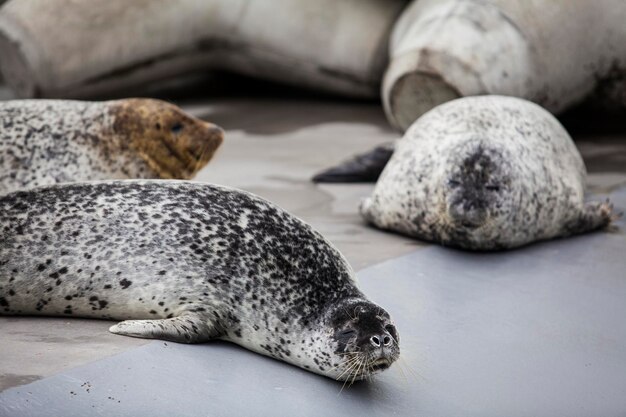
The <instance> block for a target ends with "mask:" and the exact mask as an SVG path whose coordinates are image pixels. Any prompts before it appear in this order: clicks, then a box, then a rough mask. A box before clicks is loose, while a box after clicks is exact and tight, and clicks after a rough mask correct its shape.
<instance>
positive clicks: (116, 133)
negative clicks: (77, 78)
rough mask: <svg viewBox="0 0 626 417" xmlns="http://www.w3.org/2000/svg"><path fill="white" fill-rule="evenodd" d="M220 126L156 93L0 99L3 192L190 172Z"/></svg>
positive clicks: (216, 142)
mask: <svg viewBox="0 0 626 417" xmlns="http://www.w3.org/2000/svg"><path fill="white" fill-rule="evenodd" d="M222 139H223V132H222V130H221V129H220V128H218V127H217V126H215V125H213V124H210V123H206V122H203V121H201V120H198V119H195V118H193V117H191V116H189V115H187V114H186V113H184V112H183V111H182V110H181V109H179V108H178V107H176V106H174V105H172V104H169V103H166V102H163V101H160V100H153V99H126V100H116V101H107V102H86V101H72V100H11V101H5V102H0V194H3V193H8V192H11V191H17V190H23V189H26V188H32V187H36V186H41V185H51V184H57V183H63V182H75V181H89V180H104V179H124V178H179V179H188V178H191V177H192V176H193V175H194V174H195V173H196V172H197V171H198V170H199V169H200V168H202V167H203V166H204V165H205V164H206V163H207V162H208V161H209V160H210V159H211V157H212V156H213V154H214V153H215V151H216V150H217V148H218V147H219V146H220V144H221V143H222Z"/></svg>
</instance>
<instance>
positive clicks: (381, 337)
mask: <svg viewBox="0 0 626 417" xmlns="http://www.w3.org/2000/svg"><path fill="white" fill-rule="evenodd" d="M327 326H328V327H329V328H331V329H332V331H333V333H332V335H331V336H330V338H329V341H330V349H329V350H331V351H332V352H333V353H334V354H335V355H336V360H337V361H338V363H339V364H340V366H338V367H337V371H336V372H338V375H336V376H335V378H336V379H341V380H361V379H365V378H368V377H369V376H371V375H373V374H375V373H378V372H380V371H383V370H385V369H387V368H389V366H391V364H392V363H393V362H395V361H396V360H397V359H398V357H399V356H400V346H399V341H400V339H399V335H398V331H397V330H396V327H395V325H394V324H393V322H392V321H391V318H390V317H389V314H388V313H387V312H386V311H385V310H383V309H382V308H380V307H379V306H377V305H375V304H373V303H371V302H369V301H366V300H356V299H344V300H342V301H341V302H340V303H338V304H335V305H333V307H332V308H331V309H329V312H328V316H327Z"/></svg>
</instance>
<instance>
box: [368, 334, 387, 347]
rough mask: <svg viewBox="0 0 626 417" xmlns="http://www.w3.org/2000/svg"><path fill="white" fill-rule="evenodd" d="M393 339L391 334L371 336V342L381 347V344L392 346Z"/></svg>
mask: <svg viewBox="0 0 626 417" xmlns="http://www.w3.org/2000/svg"><path fill="white" fill-rule="evenodd" d="M391 340H392V339H391V336H389V335H382V336H372V337H370V343H371V344H372V346H374V347H380V345H381V344H382V345H383V346H390V345H391Z"/></svg>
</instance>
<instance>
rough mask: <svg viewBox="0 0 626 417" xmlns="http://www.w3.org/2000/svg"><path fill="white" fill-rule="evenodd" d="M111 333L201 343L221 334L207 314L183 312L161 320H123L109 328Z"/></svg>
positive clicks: (213, 320) (217, 326) (218, 326)
mask: <svg viewBox="0 0 626 417" xmlns="http://www.w3.org/2000/svg"><path fill="white" fill-rule="evenodd" d="M109 331H110V332H111V333H115V334H121V335H124V336H131V337H142V338H145V339H163V340H168V341H170V342H178V343H201V342H207V341H209V340H211V339H214V338H216V337H219V336H221V326H220V325H219V323H217V322H216V321H215V319H214V318H212V317H210V316H209V315H207V314H198V313H185V314H183V315H181V316H178V317H173V318H170V319H161V320H125V321H122V322H120V323H118V324H116V325H115V326H111V327H110V328H109Z"/></svg>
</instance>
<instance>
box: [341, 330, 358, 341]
mask: <svg viewBox="0 0 626 417" xmlns="http://www.w3.org/2000/svg"><path fill="white" fill-rule="evenodd" d="M355 335H356V330H352V329H345V330H342V331H340V332H339V333H338V334H337V337H338V338H340V339H350V338H351V337H353V336H355Z"/></svg>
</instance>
